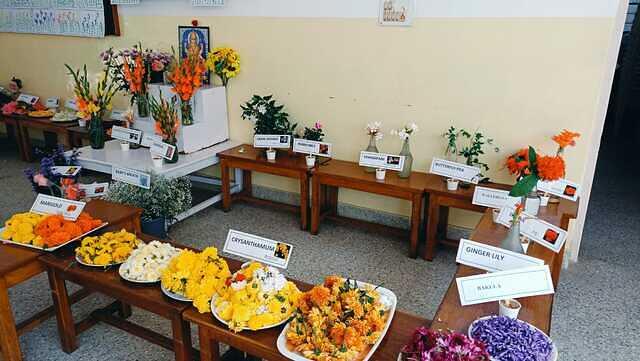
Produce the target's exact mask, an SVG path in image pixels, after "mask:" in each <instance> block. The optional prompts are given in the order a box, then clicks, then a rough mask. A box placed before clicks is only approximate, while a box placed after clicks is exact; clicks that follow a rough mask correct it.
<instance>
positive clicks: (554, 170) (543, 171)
mask: <svg viewBox="0 0 640 361" xmlns="http://www.w3.org/2000/svg"><path fill="white" fill-rule="evenodd" d="M564 166H565V165H564V159H562V157H560V156H553V157H551V156H541V157H538V176H539V177H540V179H542V180H545V181H554V180H558V179H560V178H562V177H564V172H565V167H564Z"/></svg>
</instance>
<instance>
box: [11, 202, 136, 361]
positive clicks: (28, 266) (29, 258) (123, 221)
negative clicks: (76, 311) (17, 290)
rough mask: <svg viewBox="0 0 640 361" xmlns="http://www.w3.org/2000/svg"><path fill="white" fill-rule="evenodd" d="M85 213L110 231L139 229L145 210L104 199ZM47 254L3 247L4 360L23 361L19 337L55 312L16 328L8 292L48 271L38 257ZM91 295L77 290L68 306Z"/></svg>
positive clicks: (40, 316) (22, 248)
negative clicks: (107, 224)
mask: <svg viewBox="0 0 640 361" xmlns="http://www.w3.org/2000/svg"><path fill="white" fill-rule="evenodd" d="M85 211H86V212H89V213H90V214H91V215H92V216H94V217H96V218H100V219H102V220H104V221H106V222H109V226H108V228H107V229H117V228H127V229H131V230H137V231H139V230H140V214H141V212H142V210H140V209H137V208H133V207H129V206H124V205H120V204H115V203H109V202H105V201H102V200H93V201H91V202H89V203H87V206H86V207H85ZM45 253H46V252H43V251H38V250H35V249H30V248H25V247H20V246H16V245H11V244H0V346H1V347H0V349H1V350H2V352H3V353H2V354H3V357H4V360H6V361H17V360H21V359H22V356H21V353H20V344H19V342H18V335H19V334H21V333H23V332H26V331H28V330H31V329H33V328H34V327H36V326H37V325H39V324H40V323H42V322H44V320H46V319H47V318H49V317H51V316H52V315H53V313H54V309H53V307H49V308H47V309H45V310H43V311H40V312H38V313H37V314H35V315H34V316H33V317H31V318H29V319H27V320H25V321H23V322H21V323H20V324H18V325H16V324H15V321H14V319H13V313H12V311H11V303H10V302H9V296H8V292H7V291H8V289H9V288H11V287H13V286H16V285H18V284H20V283H22V282H25V281H27V280H29V279H30V278H32V277H34V276H36V275H38V274H40V273H42V272H44V271H45V268H44V266H43V264H42V263H41V262H40V261H39V257H40V256H42V255H43V254H45ZM89 294H90V292H88V291H86V290H81V291H78V292H77V293H76V294H74V295H72V296H71V297H70V300H69V303H70V304H72V303H75V302H77V301H79V300H81V299H83V298H85V297H86V296H88V295H89Z"/></svg>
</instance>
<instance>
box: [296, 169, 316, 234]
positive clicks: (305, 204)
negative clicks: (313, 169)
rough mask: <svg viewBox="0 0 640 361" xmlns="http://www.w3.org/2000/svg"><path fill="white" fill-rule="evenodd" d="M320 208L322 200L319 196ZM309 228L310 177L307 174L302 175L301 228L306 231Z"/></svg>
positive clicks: (302, 173)
mask: <svg viewBox="0 0 640 361" xmlns="http://www.w3.org/2000/svg"><path fill="white" fill-rule="evenodd" d="M318 207H320V198H319V196H318ZM308 227H309V177H308V176H307V172H306V171H305V172H301V173H300V228H302V230H303V231H306V230H307V228H308Z"/></svg>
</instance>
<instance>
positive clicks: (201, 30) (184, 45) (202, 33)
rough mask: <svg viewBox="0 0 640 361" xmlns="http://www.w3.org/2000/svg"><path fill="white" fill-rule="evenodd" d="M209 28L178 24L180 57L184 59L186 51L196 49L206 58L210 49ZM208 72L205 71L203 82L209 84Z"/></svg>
mask: <svg viewBox="0 0 640 361" xmlns="http://www.w3.org/2000/svg"><path fill="white" fill-rule="evenodd" d="M210 33H211V31H210V28H209V27H208V26H183V25H179V26H178V49H179V54H180V58H181V59H184V58H185V57H186V56H187V53H188V52H189V51H190V50H191V51H197V52H199V53H200V56H201V57H202V59H205V60H206V59H207V54H209V51H210V50H211V38H210ZM209 74H210V72H209V71H207V72H206V73H205V79H204V83H205V84H209Z"/></svg>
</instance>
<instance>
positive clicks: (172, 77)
mask: <svg viewBox="0 0 640 361" xmlns="http://www.w3.org/2000/svg"><path fill="white" fill-rule="evenodd" d="M205 71H206V65H205V62H204V60H203V59H202V58H201V57H200V55H199V54H197V53H193V52H189V54H187V57H185V58H184V59H180V58H179V57H177V56H176V55H174V60H173V62H172V64H171V70H170V71H169V76H168V78H169V81H170V82H171V83H172V84H173V91H174V92H175V93H176V94H178V96H179V97H180V100H181V103H180V110H181V115H182V124H183V125H192V124H193V109H192V104H191V98H192V97H193V95H194V94H195V93H196V90H198V89H199V88H200V87H201V86H202V78H203V76H204V73H205Z"/></svg>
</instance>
